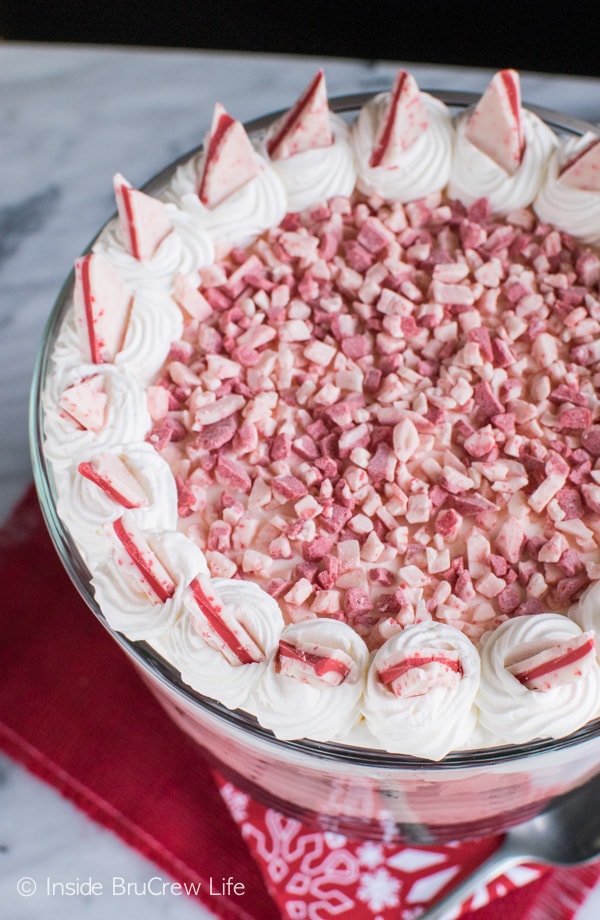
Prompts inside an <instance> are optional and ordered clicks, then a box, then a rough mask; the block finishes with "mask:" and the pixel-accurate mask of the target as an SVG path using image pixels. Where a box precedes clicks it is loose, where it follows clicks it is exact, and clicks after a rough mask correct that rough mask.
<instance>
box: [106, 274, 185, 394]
mask: <svg viewBox="0 0 600 920" xmlns="http://www.w3.org/2000/svg"><path fill="white" fill-rule="evenodd" d="M182 330H183V317H182V314H181V310H180V309H179V307H178V306H177V304H176V303H175V301H174V300H173V299H172V298H171V297H169V296H168V295H167V294H164V293H163V292H162V291H156V290H149V289H148V288H144V289H140V290H139V291H137V292H136V294H135V296H134V298H133V304H132V307H131V313H130V315H129V322H128V324H127V332H126V335H125V341H124V343H123V347H122V349H121V351H120V352H119V353H118V354H117V356H116V358H115V366H116V367H119V368H121V367H122V368H126V369H127V370H128V371H129V373H131V374H133V375H134V376H135V377H137V379H138V380H139V381H140V382H141V383H142V384H144V385H147V384H149V383H150V381H151V380H152V379H153V378H154V377H155V375H156V374H157V372H158V371H159V370H160V368H161V366H162V364H163V362H164V360H165V358H166V356H167V354H168V351H169V348H170V345H171V342H174V341H176V340H177V339H178V338H179V337H180V336H181V333H182Z"/></svg>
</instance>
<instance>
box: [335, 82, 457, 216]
mask: <svg viewBox="0 0 600 920" xmlns="http://www.w3.org/2000/svg"><path fill="white" fill-rule="evenodd" d="M419 98H420V102H421V104H422V106H423V109H424V113H425V116H424V122H423V125H422V128H423V129H422V130H421V131H419V132H417V131H415V132H414V134H413V135H411V138H410V144H409V146H407V147H405V148H404V149H402V145H401V144H399V145H398V148H397V150H396V151H395V153H394V157H393V161H392V162H382V163H381V165H375V166H374V165H371V164H372V162H373V160H372V157H373V152H374V149H375V147H376V141H377V137H378V135H379V133H380V128H381V124H382V122H383V121H384V119H385V117H386V113H387V112H388V110H389V108H390V102H391V94H390V93H379V94H378V95H377V96H375V97H374V98H373V99H372V100H371V101H370V102H368V103H367V104H366V105H364V106H363V108H362V109H361V111H360V113H359V115H358V118H357V120H356V122H355V123H354V125H353V127H352V143H353V147H354V154H355V158H356V168H357V173H358V182H357V185H358V188H359V189H360V190H361V191H362V192H364V193H365V194H367V195H372V194H376V195H380V196H381V197H382V198H385V199H387V200H396V201H399V202H408V201H414V200H416V199H418V198H424V197H425V196H426V195H429V194H431V193H432V192H437V191H441V190H442V189H443V188H444V186H445V185H446V183H447V182H448V178H449V176H450V170H451V168H452V155H453V147H454V128H453V123H452V118H451V116H450V113H449V111H448V109H447V108H446V106H445V105H444V103H443V102H441V101H440V100H439V99H435V98H434V97H433V96H430V95H429V93H420V94H419Z"/></svg>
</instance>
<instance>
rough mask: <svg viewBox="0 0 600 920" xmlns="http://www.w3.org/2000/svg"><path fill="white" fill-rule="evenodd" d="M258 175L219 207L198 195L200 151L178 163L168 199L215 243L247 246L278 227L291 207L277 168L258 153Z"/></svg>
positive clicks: (201, 158) (201, 161) (201, 163)
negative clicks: (209, 204) (211, 205)
mask: <svg viewBox="0 0 600 920" xmlns="http://www.w3.org/2000/svg"><path fill="white" fill-rule="evenodd" d="M255 156H256V163H257V167H258V172H257V175H256V177H255V178H254V179H251V180H250V181H249V182H247V183H246V184H245V185H243V186H242V187H241V188H239V189H237V190H236V191H234V192H233V193H232V194H231V195H230V196H229V197H228V198H226V199H225V200H224V201H222V202H221V203H220V204H219V205H217V206H216V207H215V208H212V209H210V208H207V207H206V206H205V205H204V204H203V203H202V202H201V200H200V198H199V197H198V192H197V187H198V181H199V176H200V175H201V174H202V168H203V163H204V154H203V153H200V154H197V155H196V156H195V157H192V158H191V159H190V160H188V161H187V162H186V163H184V164H182V165H181V166H179V167H178V169H177V171H176V173H175V176H174V178H173V182H172V183H171V186H170V189H169V190H168V192H166V193H165V196H164V197H165V199H167V200H171V201H173V202H175V204H176V205H177V206H178V207H179V208H181V209H182V210H183V211H184V212H185V213H186V214H187V215H189V217H190V218H191V219H192V222H193V225H194V226H195V227H197V228H198V230H200V231H204V232H206V233H208V234H209V236H210V237H211V239H212V240H213V242H214V243H215V244H224V245H225V246H247V245H248V244H249V243H250V242H252V240H254V239H256V237H257V236H260V234H261V233H263V232H264V231H265V230H268V229H269V227H275V226H277V224H278V223H279V222H280V221H281V219H282V218H283V216H284V215H285V213H286V211H287V210H288V205H287V196H286V194H285V189H284V187H283V183H282V182H281V179H280V178H279V176H278V175H277V173H276V172H275V170H274V169H273V168H272V167H271V166H270V165H269V164H268V163H267V162H266V161H265V160H264V159H263V158H262V157H261V156H260V154H259V153H258V151H257V152H256V153H255Z"/></svg>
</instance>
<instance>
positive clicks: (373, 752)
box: [29, 88, 600, 774]
mask: <svg viewBox="0 0 600 920" xmlns="http://www.w3.org/2000/svg"><path fill="white" fill-rule="evenodd" d="M386 91H387V90H386V89H385V88H382V89H380V90H373V91H370V92H361V93H352V94H347V95H343V96H336V97H333V98H331V99H330V100H329V107H330V109H331V111H332V112H334V113H336V114H338V115H341V116H344V115H349V114H350V113H355V114H356V112H357V111H358V110H359V109H360V107H362V106H363V105H364V104H365V103H366V102H368V101H369V100H370V99H371V98H373V97H374V96H376V95H378V93H381V92H386ZM424 92H428V93H430V94H431V95H432V96H434V97H435V98H437V99H439V100H440V101H441V102H443V103H445V104H446V105H447V106H448V107H449V108H456V109H463V110H464V109H467V108H469V107H471V106H473V105H474V104H475V103H476V102H477V100H478V99H479V98H480V94H478V93H472V92H462V91H452V90H438V89H431V90H424ZM524 106H525V107H526V108H527V109H528V110H529V111H531V112H533V113H534V114H536V115H538V116H539V117H540V118H541V119H542V120H543V121H544V122H546V124H548V125H549V126H550V127H551V128H553V129H554V130H555V131H556V132H557V133H559V134H560V133H563V134H571V135H577V136H582V135H584V134H586V133H588V132H593V133H596V134H597V133H598V128H597V126H595V125H593V124H591V123H590V122H587V121H585V120H583V119H580V118H576V117H572V116H568V115H563V114H562V113H560V112H556V111H554V110H553V109H548V108H545V107H542V106H538V105H529V104H527V103H526V102H524ZM286 111H287V110H286V109H281V110H279V111H275V112H272V113H269V114H266V115H262V116H260V117H258V118H255V119H252V120H251V121H247V122H245V123H244V127H245V128H246V130H247V132H248V134H249V135H250V136H251V137H253V138H254V137H256V136H258V135H260V134H261V132H263V131H265V130H266V129H267V128H268V126H269V125H271V124H272V123H273V121H275V120H276V119H277V118H279V117H280V116H281V115H283V114H285V112H286ZM201 151H202V144H199V145H198V146H196V147H194V148H192V149H191V150H189V151H187V152H185V153H183V154H181V155H180V156H179V157H177V158H176V159H175V160H173V161H172V162H171V163H170V164H168V165H167V166H165V167H164V168H163V169H161V170H160V171H159V172H158V173H156V174H155V175H154V176H152V177H151V178H150V179H149V180H148V181H147V182H146V183H145V184H144V185H143V186H141V189H142V190H143V191H145V192H146V193H148V194H156V193H157V192H159V191H161V190H162V188H163V187H164V185H165V184H166V182H167V181H168V180H169V179H170V178H171V176H172V175H173V173H174V172H175V170H176V168H177V167H178V166H179V165H180V164H182V163H184V162H186V161H187V160H189V159H190V158H191V157H194V156H196V155H197V154H199V153H200V152H201ZM115 217H116V212H114V213H113V214H112V215H111V216H110V217H109V218H108V219H107V220H106V222H105V223H104V224H103V226H102V227H101V228H100V230H99V231H98V233H97V234H96V235H95V237H94V238H93V239H92V241H91V242H90V243H89V245H88V246H87V247H86V248H85V249H84V250H83V253H82V254H85V253H88V252H90V251H91V249H92V246H93V245H94V243H95V241H96V239H97V238H98V236H99V235H100V234H101V233H102V232H103V230H104V229H105V227H106V226H107V225H108V224H109V223H111V221H113V220H114V219H115ZM73 283H74V271H73V270H71V272H70V273H69V274H68V275H67V277H66V279H65V281H64V283H63V285H62V287H61V289H60V290H59V293H58V295H57V297H56V300H55V302H54V305H53V307H52V310H51V312H50V315H49V317H48V320H47V322H46V324H45V326H44V329H43V332H42V338H41V342H40V345H39V348H38V352H37V356H36V361H35V365H34V371H33V377H32V383H31V390H30V399H29V441H30V453H31V460H32V467H33V478H34V484H35V488H36V491H37V494H38V499H39V503H40V507H41V511H42V516H43V519H44V522H45V525H46V527H47V529H48V531H49V534H50V538H51V540H52V543H53V545H54V548H55V550H56V552H57V554H58V556H59V558H60V560H61V563H62V565H63V567H64V568H65V569H66V571H67V574H68V575H69V577H70V579H71V581H72V582H73V584H74V586H75V588H76V589H77V591H78V592H79V594H80V596H81V597H82V599H83V601H84V602H85V604H86V605H87V606H88V607H89V608H90V610H91V611H92V613H93V614H94V615H95V616H96V618H97V619H98V620H99V621H100V623H101V624H102V625H103V626H104V628H105V629H106V630H107V631H108V632H109V634H110V635H111V636H112V638H113V639H114V640H115V641H116V642H117V643H118V644H119V645H120V646H121V648H122V649H123V650H124V651H125V653H126V654H127V655H128V656H129V657H130V658H132V659H133V660H134V661H135V662H136V664H137V665H138V667H140V668H141V669H142V671H143V672H144V673H145V674H146V675H148V676H150V677H151V678H152V680H153V681H156V682H158V684H160V685H161V687H162V688H163V689H164V690H166V691H167V692H168V693H169V694H170V695H171V696H172V695H175V696H176V697H177V698H178V699H180V700H181V701H182V703H183V705H184V706H185V707H187V708H189V707H190V706H191V707H199V708H200V709H201V710H202V711H203V713H204V714H205V715H209V716H212V717H213V718H215V719H216V720H217V721H218V722H220V723H223V724H225V725H227V726H228V727H229V728H233V729H237V730H238V731H240V732H242V734H245V735H248V736H249V737H251V739H252V740H253V741H255V742H256V741H262V742H263V743H264V744H265V745H266V746H267V747H268V748H273V749H274V753H275V751H277V750H280V751H281V752H283V751H285V752H286V753H287V754H288V755H293V754H294V753H295V754H302V755H304V756H308V757H309V758H312V759H313V760H315V765H316V763H317V762H318V760H325V761H334V762H336V763H340V764H346V765H348V766H350V765H352V766H353V767H358V768H362V767H364V768H368V769H371V770H372V769H380V770H381V769H391V770H398V771H401V770H428V771H433V772H434V773H440V774H443V773H447V772H448V771H454V770H459V769H465V768H467V769H468V768H471V767H474V766H481V767H497V766H499V765H503V764H507V765H508V764H511V763H514V762H515V761H519V762H520V761H522V760H524V759H527V758H530V757H534V756H539V755H541V754H544V753H551V752H555V751H558V750H563V749H566V748H570V747H576V746H577V745H580V744H584V743H585V742H587V741H591V740H593V739H598V738H599V737H600V718H597V719H594V720H592V721H591V722H588V723H587V724H586V725H584V726H583V727H582V728H580V729H578V730H577V731H575V732H572V733H571V734H569V735H567V736H565V737H563V738H558V739H554V738H550V739H542V740H536V741H530V742H527V743H524V744H513V745H502V746H498V747H491V748H473V749H462V750H459V751H453V752H451V753H449V754H447V755H446V756H445V757H444V758H443V759H442V760H439V761H433V760H429V759H427V758H421V757H414V756H411V755H408V754H392V753H389V752H387V751H384V750H382V749H378V748H368V747H359V746H354V745H350V744H345V743H337V742H319V741H312V740H310V739H305V738H302V739H298V740H292V741H283V740H281V739H279V738H276V737H275V735H273V733H272V732H271V731H270V730H268V729H266V728H263V727H262V726H261V725H260V724H259V723H258V721H257V719H256V718H255V717H254V716H252V715H251V714H249V713H247V712H245V711H244V710H241V709H235V710H231V709H228V708H227V707H226V706H224V705H223V704H222V703H220V702H218V701H217V700H214V699H211V698H209V697H207V696H204V695H202V694H200V693H197V692H196V691H195V690H193V689H192V688H191V687H189V686H188V685H187V684H185V683H184V682H183V680H182V679H181V676H180V675H179V672H178V671H177V669H176V668H175V667H174V666H173V665H171V664H170V662H168V661H167V660H166V659H164V658H163V657H162V656H161V655H160V654H158V652H156V651H155V650H154V649H153V648H152V647H151V646H150V645H149V644H148V643H146V642H143V641H133V640H130V639H128V638H127V637H126V636H124V635H122V634H121V633H118V632H117V631H116V630H114V629H112V628H111V627H110V626H109V625H108V623H107V621H106V619H105V617H104V615H103V613H102V611H101V610H100V607H99V605H98V604H97V602H96V600H95V598H94V595H93V592H92V590H91V588H90V585H89V582H90V578H91V573H90V572H89V570H88V568H87V566H86V564H85V562H84V561H83V558H82V557H81V555H80V553H79V550H78V549H77V546H76V545H75V541H74V540H73V538H72V537H71V535H70V533H69V531H68V528H67V527H66V526H65V525H64V524H63V522H62V521H61V519H60V517H59V516H58V512H57V507H56V498H57V496H56V488H55V484H54V477H53V474H52V470H51V467H50V463H49V462H48V461H47V459H46V457H45V455H44V451H43V431H44V428H43V416H44V412H43V398H42V397H43V392H44V388H45V385H46V379H47V373H48V370H49V365H50V361H51V353H52V348H53V346H54V342H55V337H56V335H57V333H58V331H59V329H60V326H61V324H62V322H63V319H64V316H65V314H66V313H67V311H68V309H69V307H70V302H71V299H72V290H73Z"/></svg>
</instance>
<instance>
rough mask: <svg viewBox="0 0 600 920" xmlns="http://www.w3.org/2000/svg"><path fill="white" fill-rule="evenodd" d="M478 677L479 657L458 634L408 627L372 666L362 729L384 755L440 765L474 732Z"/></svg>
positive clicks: (429, 626)
mask: <svg viewBox="0 0 600 920" xmlns="http://www.w3.org/2000/svg"><path fill="white" fill-rule="evenodd" d="M479 676H480V661H479V654H478V652H477V650H476V648H475V646H474V645H473V643H472V642H471V641H470V639H468V638H467V637H466V636H465V635H464V634H463V633H462V632H460V630H458V629H455V628H454V627H453V626H448V625H446V624H445V623H435V622H433V621H427V622H423V623H418V624H415V625H413V626H407V627H406V628H405V629H404V630H403V631H402V632H400V633H397V634H396V635H394V636H392V637H391V638H390V639H388V640H387V642H385V643H384V644H383V645H382V646H381V648H380V649H379V650H378V651H377V653H376V654H375V656H374V658H373V661H372V662H371V666H370V668H369V673H368V676H367V684H366V687H365V694H364V700H363V704H362V710H363V714H364V716H365V719H366V721H367V725H368V727H369V729H370V730H371V732H372V733H373V735H374V736H375V737H376V738H377V741H378V742H379V743H380V744H381V746H382V747H383V748H385V750H387V751H390V752H392V753H396V754H412V755H415V756H418V757H427V758H429V759H431V760H441V758H442V757H444V756H445V755H446V754H447V753H448V751H450V750H456V749H460V747H461V746H463V745H464V744H465V742H466V741H467V739H468V738H469V736H470V734H471V732H472V731H473V728H474V726H475V723H476V720H477V710H476V708H475V706H474V699H475V695H476V693H477V689H478V687H479Z"/></svg>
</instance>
